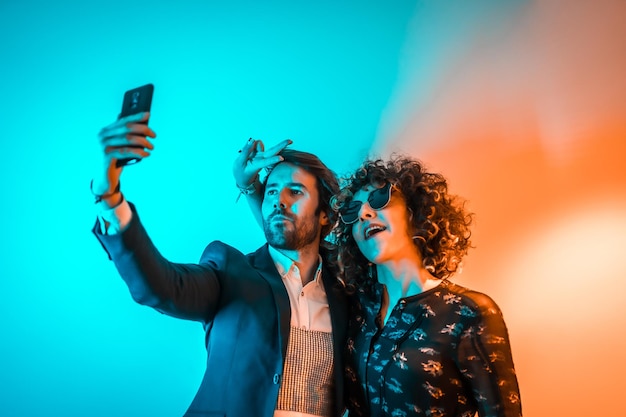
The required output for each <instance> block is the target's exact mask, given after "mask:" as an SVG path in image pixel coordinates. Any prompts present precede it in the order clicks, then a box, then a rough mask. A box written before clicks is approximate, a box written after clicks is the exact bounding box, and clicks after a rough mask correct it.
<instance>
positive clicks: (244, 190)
mask: <svg viewBox="0 0 626 417" xmlns="http://www.w3.org/2000/svg"><path fill="white" fill-rule="evenodd" d="M235 185H236V186H237V189H238V190H239V192H240V193H241V194H243V195H251V194H254V193H255V192H256V178H255V180H254V181H253V182H252V183H251V184H248V185H247V186H245V187H242V186H240V185H237V184H235Z"/></svg>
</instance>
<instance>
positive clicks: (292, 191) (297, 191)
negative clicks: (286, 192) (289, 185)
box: [291, 190, 302, 195]
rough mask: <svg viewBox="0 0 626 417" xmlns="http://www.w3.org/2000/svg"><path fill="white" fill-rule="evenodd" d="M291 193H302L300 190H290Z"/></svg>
mask: <svg viewBox="0 0 626 417" xmlns="http://www.w3.org/2000/svg"><path fill="white" fill-rule="evenodd" d="M291 194H293V195H300V194H302V191H300V190H291Z"/></svg>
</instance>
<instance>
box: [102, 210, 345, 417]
mask: <svg viewBox="0 0 626 417" xmlns="http://www.w3.org/2000/svg"><path fill="white" fill-rule="evenodd" d="M131 208H132V210H133V218H132V220H131V222H130V224H129V226H128V227H127V229H126V230H124V231H123V232H122V233H120V234H115V235H110V236H109V235H103V234H102V233H101V232H100V225H99V224H98V223H97V224H96V226H95V227H94V229H93V231H94V233H95V234H96V236H97V238H98V240H99V241H100V242H101V243H102V245H103V247H104V248H105V250H106V251H107V253H108V254H109V257H110V258H111V259H112V260H113V262H114V263H115V266H116V268H117V270H118V271H119V273H120V275H121V276H122V278H123V279H124V281H125V282H126V284H127V285H128V289H129V290H130V293H131V295H132V297H133V299H134V300H135V301H136V302H138V303H140V304H143V305H146V306H150V307H153V308H155V309H156V310H158V311H160V312H162V313H164V314H168V315H170V316H173V317H178V318H181V319H187V320H196V321H200V322H202V324H203V325H204V329H205V331H206V349H207V365H206V371H205V374H204V378H203V380H202V383H201V385H200V388H199V389H198V392H197V394H196V396H195V398H194V400H193V402H192V403H191V405H190V407H189V409H188V410H187V412H186V413H185V416H186V417H198V416H229V417H244V416H245V417H249V416H263V417H271V416H272V415H273V414H274V408H275V406H276V402H277V398H278V389H279V387H280V382H281V379H282V374H283V364H284V359H285V354H286V351H287V343H288V338H289V329H290V322H291V309H290V306H289V297H288V295H287V290H286V289H285V286H284V284H283V282H282V279H281V277H280V275H279V274H278V271H277V270H276V267H275V265H274V262H273V260H272V258H271V257H270V255H269V251H268V245H267V244H266V245H264V246H262V247H261V248H259V249H258V250H257V251H256V252H254V253H250V254H248V255H244V254H242V253H241V252H240V251H238V250H237V249H235V248H233V247H231V246H228V245H226V244H224V243H222V242H219V241H214V242H212V243H210V244H209V245H208V246H207V247H206V249H205V250H204V253H203V254H202V257H201V259H200V262H199V263H198V264H181V263H173V262H169V261H168V260H167V259H165V258H164V257H163V256H162V255H161V254H160V253H159V251H158V250H157V248H156V247H155V246H154V244H153V243H152V241H151V240H150V238H149V236H148V234H147V232H146V231H145V229H144V227H143V225H142V224H141V221H140V219H139V216H138V215H137V212H136V210H135V208H134V206H132V205H131ZM322 280H323V283H324V288H325V289H326V294H327V297H328V304H329V307H330V315H331V323H332V333H333V349H334V355H335V356H334V376H335V398H334V405H335V410H336V415H337V416H339V415H341V414H342V413H343V411H344V400H343V389H344V383H343V369H344V361H343V358H344V356H343V353H344V347H345V343H346V334H347V323H348V320H347V317H348V304H347V299H346V296H345V293H344V290H343V288H342V286H341V285H340V284H339V282H338V280H337V279H336V277H334V276H332V275H331V274H330V273H329V271H328V270H326V269H325V268H324V269H323V271H322Z"/></svg>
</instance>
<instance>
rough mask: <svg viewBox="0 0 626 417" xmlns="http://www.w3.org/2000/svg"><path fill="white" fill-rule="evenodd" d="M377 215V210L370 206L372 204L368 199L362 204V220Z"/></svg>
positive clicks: (360, 214) (360, 211)
mask: <svg viewBox="0 0 626 417" xmlns="http://www.w3.org/2000/svg"><path fill="white" fill-rule="evenodd" d="M375 216H376V211H375V210H374V209H373V208H372V207H371V206H370V204H369V203H368V202H367V201H366V202H364V203H363V204H361V208H360V209H359V219H360V220H361V221H365V220H366V219H371V218H372V217H375Z"/></svg>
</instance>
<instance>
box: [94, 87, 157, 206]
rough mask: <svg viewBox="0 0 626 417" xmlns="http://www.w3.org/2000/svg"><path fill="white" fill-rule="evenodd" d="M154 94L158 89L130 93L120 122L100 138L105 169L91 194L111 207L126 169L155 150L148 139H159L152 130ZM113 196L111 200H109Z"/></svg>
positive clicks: (111, 126)
mask: <svg viewBox="0 0 626 417" xmlns="http://www.w3.org/2000/svg"><path fill="white" fill-rule="evenodd" d="M153 90H154V87H152V85H150V84H148V85H147V86H142V87H138V88H136V89H132V90H129V91H127V92H126V93H125V94H124V101H123V103H124V104H123V106H122V112H121V113H120V115H119V118H118V119H117V120H116V121H115V122H113V123H111V124H110V125H108V126H105V127H104V128H102V130H100V133H99V134H98V139H99V143H100V148H101V152H102V156H103V163H104V166H103V168H104V169H103V171H100V173H99V174H98V175H96V176H95V177H94V179H93V182H92V185H91V191H92V193H93V194H94V195H96V197H98V196H106V198H102V199H101V200H106V202H107V204H110V203H111V202H112V201H113V200H115V199H113V198H112V196H114V195H115V194H116V192H117V191H119V181H120V176H121V173H122V168H123V167H124V166H125V165H128V164H131V163H136V162H139V161H141V160H142V159H144V158H147V157H148V156H150V152H151V151H152V149H154V145H153V144H152V142H151V140H150V139H148V138H155V137H156V133H155V132H154V131H153V130H152V129H151V128H150V127H149V126H148V120H149V118H150V112H149V110H150V104H151V101H152V91H153ZM146 110H148V111H146ZM109 196H111V199H108V197H109ZM117 197H118V198H117V200H119V196H117ZM98 200H99V199H98V198H96V201H98ZM109 200H111V201H109Z"/></svg>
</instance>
